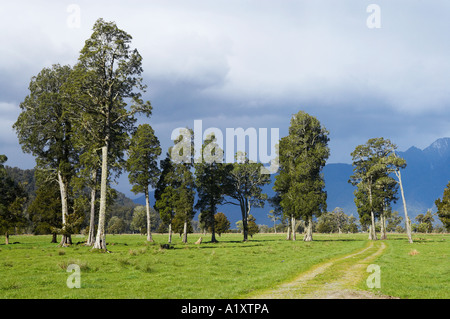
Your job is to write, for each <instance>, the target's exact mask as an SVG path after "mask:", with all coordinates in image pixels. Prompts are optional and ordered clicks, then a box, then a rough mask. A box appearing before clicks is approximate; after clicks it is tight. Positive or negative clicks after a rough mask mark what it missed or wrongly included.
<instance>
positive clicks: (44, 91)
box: [13, 64, 77, 246]
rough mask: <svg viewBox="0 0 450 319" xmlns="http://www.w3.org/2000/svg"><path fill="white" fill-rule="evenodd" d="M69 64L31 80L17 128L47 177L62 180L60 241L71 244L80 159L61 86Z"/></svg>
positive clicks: (21, 138) (57, 66)
mask: <svg viewBox="0 0 450 319" xmlns="http://www.w3.org/2000/svg"><path fill="white" fill-rule="evenodd" d="M71 72H72V70H71V68H70V67H69V66H60V65H58V64H56V65H53V66H52V67H51V68H44V69H43V70H42V71H41V72H40V73H39V74H38V75H37V76H35V77H33V78H32V79H31V82H30V86H29V90H30V94H29V95H28V96H27V97H26V98H25V100H24V101H23V102H22V103H21V104H20V108H21V109H22V112H21V113H20V115H19V117H18V119H17V121H16V123H15V124H14V126H13V127H14V129H15V130H16V132H17V135H18V137H19V143H20V144H21V145H22V149H23V151H24V152H26V153H31V154H33V155H34V156H35V157H36V163H37V168H38V169H39V170H43V171H45V172H46V173H45V175H46V176H47V178H48V179H53V180H56V181H57V182H58V183H59V188H60V193H61V207H62V209H61V211H62V232H63V236H62V240H61V245H63V246H65V245H69V244H71V236H70V233H68V232H67V231H66V227H67V225H66V220H67V218H68V215H69V205H68V198H69V195H70V194H69V192H70V190H69V185H70V181H71V178H72V176H73V174H74V164H75V163H76V162H77V152H76V151H75V149H74V147H73V142H72V134H73V128H72V122H71V120H70V118H69V116H68V104H67V101H66V100H65V98H64V94H63V93H62V87H63V86H64V84H65V83H67V82H68V81H69V77H70V75H71Z"/></svg>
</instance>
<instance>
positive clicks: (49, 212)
mask: <svg viewBox="0 0 450 319" xmlns="http://www.w3.org/2000/svg"><path fill="white" fill-rule="evenodd" d="M60 196H61V193H60V191H59V186H58V184H57V183H55V182H50V183H47V184H41V186H40V187H39V188H38V189H37V190H36V197H35V198H34V200H33V201H32V202H31V204H30V206H28V209H27V211H28V214H29V215H30V218H31V220H32V222H33V224H34V225H36V226H35V229H34V233H35V234H48V233H50V234H52V235H53V236H52V241H51V242H52V243H56V242H57V241H56V235H57V233H58V232H57V229H60V228H61V226H62V223H61V218H60V216H61V198H60Z"/></svg>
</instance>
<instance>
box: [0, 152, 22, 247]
mask: <svg viewBox="0 0 450 319" xmlns="http://www.w3.org/2000/svg"><path fill="white" fill-rule="evenodd" d="M7 160H8V158H7V157H6V155H0V231H1V232H2V233H4V234H5V235H6V242H7V243H8V232H10V231H12V230H13V229H14V228H20V227H24V226H25V223H26V219H25V216H24V214H23V206H24V204H25V202H26V200H27V194H26V193H25V191H24V189H23V188H22V187H21V185H20V184H17V183H16V182H15V181H14V180H13V179H12V178H11V177H10V176H9V175H8V173H7V171H6V169H5V167H4V165H3V164H4V163H5V162H6V161H7Z"/></svg>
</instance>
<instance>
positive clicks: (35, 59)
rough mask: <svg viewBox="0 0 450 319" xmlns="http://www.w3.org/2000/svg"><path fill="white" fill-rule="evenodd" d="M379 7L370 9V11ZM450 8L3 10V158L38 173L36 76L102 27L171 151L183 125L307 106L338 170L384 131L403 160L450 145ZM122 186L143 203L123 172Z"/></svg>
mask: <svg viewBox="0 0 450 319" xmlns="http://www.w3.org/2000/svg"><path fill="white" fill-rule="evenodd" d="M373 4H375V8H374V6H371V5H373ZM449 13H450V2H449V1H445V0H442V1H438V0H434V1H418V0H408V1H406V0H405V1H392V0H386V1H381V0H380V1H379V0H370V1H364V0H352V1H350V0H303V1H300V0H280V1H275V0H270V1H268V0H201V1H200V0H183V1H177V0H170V1H168V0H161V1H159V0H150V1H138V0H127V1H111V0H109V1H99V0H97V1H75V0H72V1H8V2H6V1H3V2H2V3H1V4H0V30H1V31H0V41H1V43H2V46H1V49H0V154H6V155H7V156H8V162H7V163H6V164H7V165H10V166H17V167H20V168H23V169H26V168H33V167H34V166H35V162H34V158H33V157H32V156H31V155H29V154H24V153H23V152H22V150H21V147H20V145H19V143H18V140H17V136H16V133H15V132H14V131H13V130H12V125H13V124H14V122H15V121H16V119H17V116H18V115H19V114H20V108H19V104H20V103H21V102H22V101H23V100H24V98H25V96H26V95H27V94H28V85H29V82H30V79H31V77H32V76H34V75H37V74H38V73H39V72H40V71H41V70H42V69H43V68H44V67H50V66H51V65H52V64H56V63H59V64H62V65H65V64H69V65H72V66H73V65H74V64H76V62H77V59H78V56H79V52H80V50H81V49H82V47H83V45H84V41H85V40H86V39H88V38H89V36H90V35H91V33H92V26H93V25H94V23H95V21H96V20H97V19H98V18H103V19H104V20H106V21H115V22H116V23H117V25H118V27H119V28H120V29H122V30H124V31H126V32H127V33H129V34H130V35H131V36H132V37H133V40H132V44H131V45H132V47H133V48H137V49H138V51H139V52H140V54H141V55H142V57H143V70H144V72H143V78H144V82H145V84H147V85H148V90H147V93H146V94H145V95H144V98H145V99H146V100H150V101H151V103H152V105H153V114H152V116H151V117H150V118H139V123H149V124H151V125H152V127H153V128H154V129H155V132H156V135H157V136H158V138H159V140H160V142H161V145H162V147H163V152H164V153H165V152H166V151H167V148H168V147H169V146H170V145H172V144H173V141H172V140H171V133H172V131H173V130H174V129H176V128H178V127H186V126H188V127H191V128H192V127H193V125H194V121H195V120H202V125H203V129H204V130H205V129H206V128H208V127H217V128H219V129H220V130H222V131H223V132H224V133H225V131H226V128H239V127H242V128H244V129H247V128H256V129H259V128H268V129H269V132H270V128H278V129H279V136H280V137H283V136H285V135H287V133H288V127H289V122H290V118H291V116H292V115H293V114H295V113H297V112H298V111H300V110H302V111H305V112H307V113H309V114H311V115H313V116H315V117H317V119H318V120H319V121H320V122H321V123H322V125H323V126H325V127H326V128H327V130H328V131H329V132H330V142H329V146H330V150H331V155H330V158H329V160H328V163H351V156H350V153H351V152H352V151H353V150H354V148H355V147H356V146H357V145H359V144H363V143H365V142H366V141H367V140H368V139H369V138H373V137H380V136H383V137H385V138H389V139H391V141H393V142H394V143H395V144H397V145H398V148H399V150H401V151H404V150H406V149H408V148H409V147H411V146H416V147H419V148H425V147H427V146H428V145H430V144H431V143H432V142H434V141H435V140H436V139H438V138H440V137H450V125H449V124H450V108H449V105H450V87H449V86H450V59H449V57H450V41H448V31H449V30H450V19H448V16H449ZM117 188H118V189H119V190H120V191H123V192H124V193H125V194H127V195H129V196H130V197H132V198H134V197H136V196H134V195H133V194H131V193H130V192H129V185H127V183H126V174H124V175H123V176H122V177H121V178H120V180H119V185H117Z"/></svg>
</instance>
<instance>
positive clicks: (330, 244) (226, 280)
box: [0, 234, 450, 299]
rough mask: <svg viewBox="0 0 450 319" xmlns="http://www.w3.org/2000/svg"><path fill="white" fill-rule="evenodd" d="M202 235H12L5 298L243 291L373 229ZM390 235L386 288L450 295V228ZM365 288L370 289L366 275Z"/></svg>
mask: <svg viewBox="0 0 450 319" xmlns="http://www.w3.org/2000/svg"><path fill="white" fill-rule="evenodd" d="M198 237H199V235H198V234H191V235H189V244H183V243H181V239H180V238H178V236H174V238H173V239H174V240H173V249H161V247H160V244H164V243H166V242H167V236H166V235H159V234H154V239H155V242H154V243H147V242H146V240H145V236H140V235H108V236H107V242H108V249H109V250H110V251H111V252H112V253H110V254H107V253H101V252H98V251H97V252H95V251H91V250H90V247H85V246H83V245H82V244H79V245H73V246H72V247H66V248H61V247H58V246H57V245H56V244H51V243H50V240H51V238H50V236H12V237H11V242H15V243H14V244H10V245H4V244H2V245H0V298H87V299H91V298H108V299H109V298H164V299H168V298H187V299H190V298H221V299H222V298H223V299H232V298H241V297H243V296H246V295H248V294H249V293H251V292H252V291H258V290H262V289H267V288H270V287H273V286H275V285H277V284H279V283H282V282H286V281H289V280H291V279H293V278H294V277H296V276H297V275H298V274H299V273H302V272H304V271H306V270H308V269H309V268H311V267H312V266H314V265H316V264H319V263H322V262H324V261H327V260H329V259H332V258H336V257H340V256H344V255H348V254H351V253H352V252H354V251H356V250H358V249H361V248H363V247H365V246H366V245H367V243H368V242H367V235H366V234H342V235H337V234H333V235H322V234H315V235H314V241H313V242H309V243H307V242H303V241H302V240H298V241H296V242H290V241H286V240H285V235H284V234H278V235H275V234H258V235H255V236H254V237H253V239H251V240H250V241H249V242H246V243H243V242H242V241H241V240H242V235H240V234H224V235H222V237H219V238H218V239H219V243H215V244H212V243H205V242H203V243H202V244H201V245H195V244H194V242H195V241H196V240H197V239H198ZM299 237H300V236H299ZM389 237H390V240H387V241H384V242H385V243H386V245H387V249H386V251H385V252H384V253H383V254H382V255H381V257H379V258H378V259H377V260H376V261H375V263H376V264H378V265H380V267H381V269H382V277H381V278H382V284H381V289H377V290H378V291H379V293H382V294H387V295H392V296H398V297H402V298H450V293H449V291H450V284H449V278H450V273H449V269H450V268H449V265H450V264H449V261H450V259H449V256H450V244H449V242H450V236H449V235H419V236H416V237H417V238H414V239H416V240H418V241H417V242H416V243H414V244H413V245H409V244H408V243H407V242H406V240H405V238H404V237H405V236H401V235H390V236H389ZM418 237H420V239H419V238H418ZM300 238H301V237H300ZM72 239H73V242H74V243H75V242H83V241H84V240H85V238H84V237H83V236H73V238H72ZM204 239H207V240H209V236H208V235H207V236H206V237H204ZM414 249H415V250H416V251H417V252H418V253H417V254H415V253H411V251H412V250H414ZM70 264H77V265H78V266H80V269H81V288H80V289H76V288H74V289H70V288H68V287H67V284H66V282H67V279H68V277H69V276H70V274H71V273H68V272H67V271H66V269H67V266H68V265H70ZM359 288H360V289H367V287H365V283H363V282H362V283H360V284H359Z"/></svg>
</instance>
